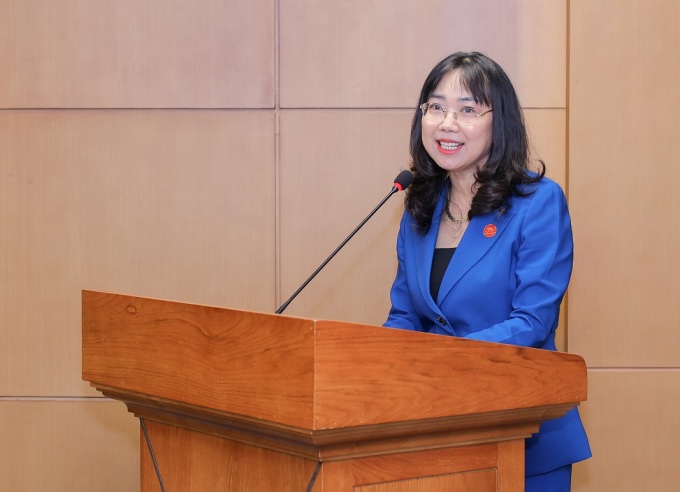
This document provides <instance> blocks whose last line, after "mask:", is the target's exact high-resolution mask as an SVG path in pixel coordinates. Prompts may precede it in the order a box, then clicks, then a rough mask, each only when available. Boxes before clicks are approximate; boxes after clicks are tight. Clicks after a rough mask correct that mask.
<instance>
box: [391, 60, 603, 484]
mask: <svg viewBox="0 0 680 492" xmlns="http://www.w3.org/2000/svg"><path fill="white" fill-rule="evenodd" d="M418 104H419V107H418V109H417V110H416V114H415V115H414V117H413V122H412V125H411V144H410V150H411V158H412V161H413V162H412V165H411V170H412V171H413V174H414V180H413V184H412V185H411V187H410V188H409V189H408V190H407V195H406V199H405V208H406V211H405V212H404V216H403V219H402V222H401V228H400V231H399V237H398V241H397V254H398V261H399V263H398V270H397V276H396V279H395V281H394V284H393V286H392V290H391V300H392V308H391V310H390V314H389V317H388V319H387V321H386V322H385V326H389V327H394V328H402V329H408V330H417V331H425V332H430V333H437V334H444V335H451V336H457V337H465V338H471V339H475V340H484V341H489V342H499V343H509V344H513V345H522V346H526V347H537V348H542V349H548V350H555V330H556V329H557V324H558V317H559V309H560V303H561V301H562V298H563V296H564V292H565V290H566V289H567V285H568V283H569V277H570V276H571V269H572V257H573V243H572V234H571V222H570V219H569V212H568V210H567V204H566V200H565V197H564V193H563V192H562V190H561V188H560V187H559V186H558V185H557V184H556V183H554V182H553V181H551V180H549V179H548V178H546V177H544V174H545V166H544V164H543V163H542V162H540V163H539V166H540V167H539V169H536V170H534V171H532V170H530V169H529V149H528V139H527V134H526V128H525V125H524V118H523V115H522V109H521V107H520V104H519V101H518V99H517V95H516V93H515V90H514V88H513V86H512V83H511V82H510V80H509V78H508V76H507V75H506V74H505V72H504V71H503V69H502V68H501V67H500V66H499V65H498V64H497V63H495V62H494V61H493V60H491V59H489V58H488V57H486V56H485V55H483V54H481V53H476V52H471V53H454V54H453V55H450V56H448V57H447V58H445V59H444V60H442V61H441V62H440V63H439V64H437V66H435V67H434V68H433V69H432V71H431V72H430V74H429V75H428V77H427V79H426V80H425V83H424V85H423V88H422V91H421V94H420V100H419V103H418ZM588 457H590V448H589V445H588V439H587V437H586V434H585V431H584V430H583V426H582V424H581V420H580V418H579V415H578V412H577V410H576V408H574V409H573V410H571V411H570V412H569V413H568V414H567V415H566V416H565V417H562V418H560V419H556V420H552V421H549V422H546V423H544V424H543V425H542V426H541V429H540V432H539V433H538V434H536V435H534V436H533V437H532V438H531V439H528V440H527V444H526V475H527V478H526V490H527V491H532V490H536V491H541V492H549V491H568V490H569V489H570V482H571V465H572V463H575V462H577V461H581V460H583V459H586V458H588Z"/></svg>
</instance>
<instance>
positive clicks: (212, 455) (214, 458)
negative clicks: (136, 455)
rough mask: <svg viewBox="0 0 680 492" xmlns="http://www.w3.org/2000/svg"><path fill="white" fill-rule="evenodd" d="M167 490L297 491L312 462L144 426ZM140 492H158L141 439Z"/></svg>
mask: <svg viewBox="0 0 680 492" xmlns="http://www.w3.org/2000/svg"><path fill="white" fill-rule="evenodd" d="M147 430H148V432H149V436H150V439H151V442H152V443H153V448H154V454H155V455H156V460H157V462H158V465H159V469H160V472H161V475H162V477H163V483H164V485H165V487H166V489H167V490H168V491H172V490H177V491H191V490H195V491H206V492H207V491H220V492H242V491H262V492H265V491H266V492H269V491H271V492H301V491H304V490H305V489H306V487H307V484H308V482H309V480H310V478H311V476H312V473H313V471H314V467H315V464H316V463H315V462H314V461H312V460H308V459H303V458H300V457H296V456H291V455H288V454H284V453H278V452H275V451H271V450H268V449H265V448H261V447H257V446H250V445H247V444H243V443H238V442H234V441H231V440H228V439H220V438H218V437H214V436H210V435H207V434H200V433H196V432H192V431H188V430H186V429H181V428H178V427H171V426H167V425H163V424H160V423H157V422H152V421H147ZM140 445H141V446H142V452H141V457H142V459H141V473H142V479H141V483H142V492H160V490H161V488H160V486H159V484H158V479H157V477H156V473H155V470H154V467H153V463H152V460H151V456H150V454H149V451H148V450H147V449H146V442H145V440H144V438H143V437H140Z"/></svg>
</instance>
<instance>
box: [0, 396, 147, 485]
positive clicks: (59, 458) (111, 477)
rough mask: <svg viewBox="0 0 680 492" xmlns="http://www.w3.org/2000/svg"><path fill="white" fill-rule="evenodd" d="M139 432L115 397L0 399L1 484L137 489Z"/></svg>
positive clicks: (136, 424)
mask: <svg viewBox="0 0 680 492" xmlns="http://www.w3.org/2000/svg"><path fill="white" fill-rule="evenodd" d="M138 434H139V424H138V423H137V421H136V419H135V418H134V417H133V416H132V415H130V414H129V413H128V412H127V411H126V409H125V405H123V404H121V403H120V402H113V401H107V400H104V399H102V398H99V399H90V400H87V401H84V400H77V401H69V400H66V399H64V400H49V399H34V400H24V401H21V400H15V401H11V400H3V401H0V436H1V437H0V490H2V491H3V492H12V491H22V492H23V491H38V490H45V491H54V492H57V491H59V492H61V491H70V492H93V491H97V492H130V491H134V490H139V441H138V438H137V436H138Z"/></svg>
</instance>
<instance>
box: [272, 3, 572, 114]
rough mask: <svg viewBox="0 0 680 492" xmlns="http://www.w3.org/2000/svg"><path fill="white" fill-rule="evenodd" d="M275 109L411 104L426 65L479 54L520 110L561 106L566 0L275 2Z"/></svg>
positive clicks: (562, 105)
mask: <svg viewBox="0 0 680 492" xmlns="http://www.w3.org/2000/svg"><path fill="white" fill-rule="evenodd" d="M280 5H281V14H280V16H281V34H280V36H281V46H282V47H284V49H282V50H281V54H280V56H281V76H280V80H281V82H280V85H281V89H280V90H281V106H282V107H286V108H291V107H294V108H308V107H324V108H327V107H369V108H375V107H381V108H382V107H411V106H413V105H415V103H416V102H417V96H418V92H419V91H420V86H421V84H422V82H423V80H424V79H425V76H426V75H427V73H428V71H429V70H430V69H431V68H432V66H434V64H435V63H437V62H438V61H439V60H440V59H441V58H443V57H445V56H446V55H448V54H449V53H452V52H454V51H459V50H477V51H483V52H486V53H487V54H489V55H490V56H492V57H493V58H495V59H496V61H498V62H499V63H500V64H501V65H502V66H503V68H504V69H505V70H506V71H507V72H508V74H509V75H510V77H511V78H512V79H513V81H514V82H515V84H516V86H517V88H518V91H519V93H520V98H521V100H522V102H523V104H524V105H525V106H527V107H548V108H555V107H561V108H563V107H564V106H565V94H566V90H565V88H566V26H567V23H566V15H565V13H566V0H560V1H551V2H544V1H541V0H521V1H517V2H503V3H502V4H499V3H498V2H496V1H493V0H481V1H480V0H453V1H451V0H429V1H426V2H412V1H410V0H374V1H371V2H365V1H362V0H348V1H345V2H343V3H342V5H341V6H338V7H337V8H332V9H329V8H328V5H327V4H326V3H324V2H318V1H315V0H280Z"/></svg>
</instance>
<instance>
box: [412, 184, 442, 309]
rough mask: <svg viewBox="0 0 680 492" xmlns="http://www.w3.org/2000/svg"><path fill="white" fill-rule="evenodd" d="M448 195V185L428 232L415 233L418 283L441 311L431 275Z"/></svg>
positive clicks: (438, 203) (431, 302)
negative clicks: (431, 285)
mask: <svg viewBox="0 0 680 492" xmlns="http://www.w3.org/2000/svg"><path fill="white" fill-rule="evenodd" d="M445 197H446V186H445V187H444V189H443V190H442V193H441V195H440V197H439V200H438V201H437V206H436V207H435V210H434V214H433V215H432V225H431V226H430V230H429V231H428V232H427V234H425V235H422V234H415V235H414V236H415V239H414V241H415V244H414V246H415V248H414V249H415V252H416V255H415V259H416V268H417V272H418V285H419V286H420V292H421V295H422V296H423V298H424V299H425V300H426V302H427V304H428V306H430V308H431V309H432V310H433V311H435V312H437V313H439V308H438V307H437V305H436V304H435V302H434V299H432V294H431V293H430V275H431V274H432V259H433V257H434V248H435V246H436V245H437V234H438V233H439V223H440V222H441V218H442V213H443V212H444V200H445Z"/></svg>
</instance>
